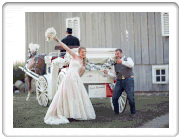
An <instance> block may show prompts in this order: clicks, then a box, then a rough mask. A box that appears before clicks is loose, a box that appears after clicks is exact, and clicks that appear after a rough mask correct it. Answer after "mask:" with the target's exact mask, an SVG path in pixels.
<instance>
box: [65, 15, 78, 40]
mask: <svg viewBox="0 0 182 140" xmlns="http://www.w3.org/2000/svg"><path fill="white" fill-rule="evenodd" d="M66 28H72V35H73V36H75V37H77V38H78V39H79V40H80V18H79V17H76V18H67V19H66Z"/></svg>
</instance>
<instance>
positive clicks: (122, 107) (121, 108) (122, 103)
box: [110, 92, 127, 113]
mask: <svg viewBox="0 0 182 140" xmlns="http://www.w3.org/2000/svg"><path fill="white" fill-rule="evenodd" d="M110 99H111V107H112V109H113V110H114V106H113V103H112V97H111V98H110ZM118 103H119V113H123V112H124V111H125V108H126V104H127V94H126V93H125V92H123V93H122V95H121V96H120V97H119V99H118Z"/></svg>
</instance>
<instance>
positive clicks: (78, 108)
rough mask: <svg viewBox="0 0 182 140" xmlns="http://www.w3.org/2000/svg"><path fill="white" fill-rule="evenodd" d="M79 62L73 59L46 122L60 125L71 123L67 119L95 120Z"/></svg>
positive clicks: (49, 109) (47, 114)
mask: <svg viewBox="0 0 182 140" xmlns="http://www.w3.org/2000/svg"><path fill="white" fill-rule="evenodd" d="M80 68H81V65H80V62H79V61H78V60H75V59H72V60H71V62H70V65H69V70H68V71H67V73H66V75H65V77H64V79H63V81H62V82H61V85H60V87H59V89H58V91H57V92H56V94H55V96H54V98H53V100H52V103H51V104H50V106H49V108H48V110H47V113H46V116H45V118H44V122H45V123H46V124H52V125H58V124H65V123H69V120H68V119H67V118H74V119H76V120H90V119H95V118H96V115H95V111H94V108H93V106H92V103H91V101H90V99H89V96H88V94H87V91H86V89H85V87H84V85H83V83H82V80H81V78H80V76H79V75H78V72H79V70H80Z"/></svg>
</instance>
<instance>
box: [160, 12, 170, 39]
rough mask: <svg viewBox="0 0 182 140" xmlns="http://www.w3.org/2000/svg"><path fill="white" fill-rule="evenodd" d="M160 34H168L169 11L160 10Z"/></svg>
mask: <svg viewBox="0 0 182 140" xmlns="http://www.w3.org/2000/svg"><path fill="white" fill-rule="evenodd" d="M161 25H162V36H169V13H167V12H161Z"/></svg>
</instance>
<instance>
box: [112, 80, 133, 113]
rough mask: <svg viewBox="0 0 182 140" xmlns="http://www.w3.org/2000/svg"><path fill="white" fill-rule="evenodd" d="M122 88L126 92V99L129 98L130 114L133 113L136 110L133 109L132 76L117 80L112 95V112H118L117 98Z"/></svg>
mask: <svg viewBox="0 0 182 140" xmlns="http://www.w3.org/2000/svg"><path fill="white" fill-rule="evenodd" d="M124 90H125V92H126V94H127V99H128V100H129V104H130V111H131V114H135V113H136V110H135V98H134V79H133V78H126V79H121V80H117V82H116V85H115V89H114V91H113V96H112V102H113V106H114V112H115V113H119V104H118V99H119V97H120V96H121V94H122V92H123V91H124Z"/></svg>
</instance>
